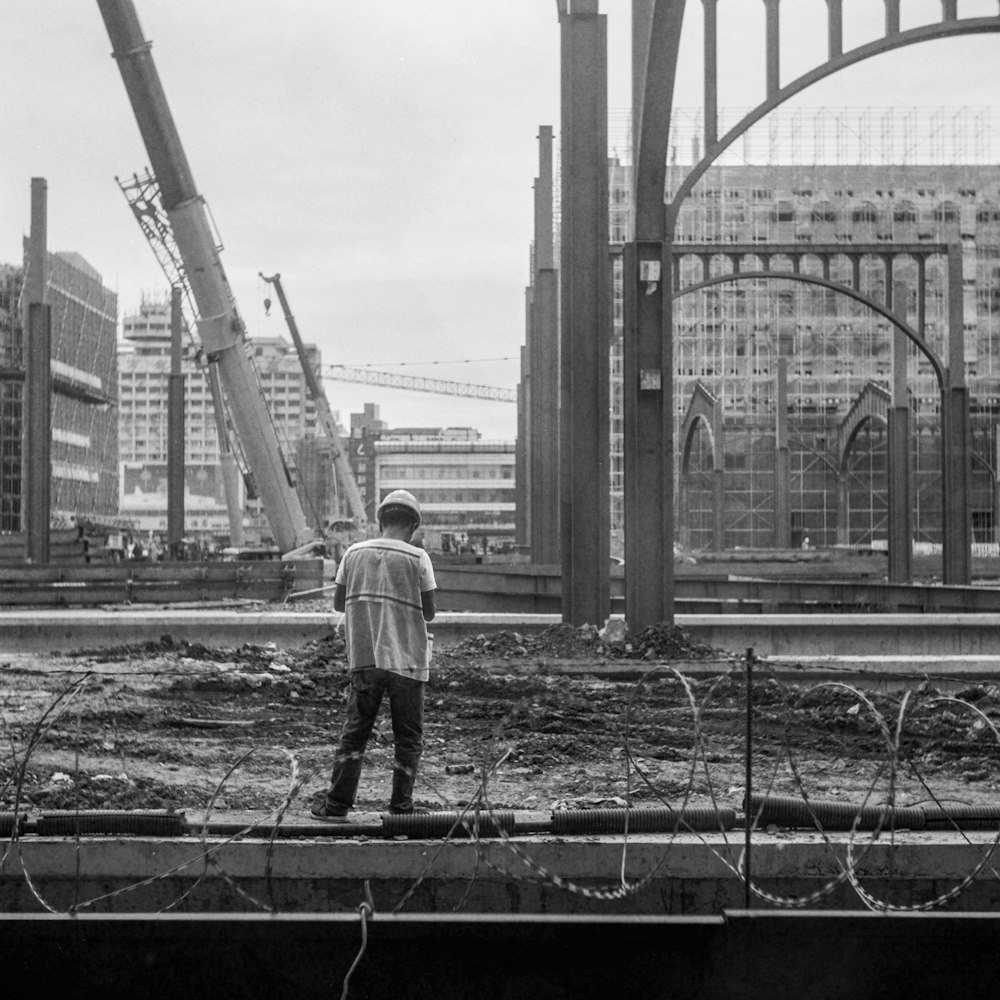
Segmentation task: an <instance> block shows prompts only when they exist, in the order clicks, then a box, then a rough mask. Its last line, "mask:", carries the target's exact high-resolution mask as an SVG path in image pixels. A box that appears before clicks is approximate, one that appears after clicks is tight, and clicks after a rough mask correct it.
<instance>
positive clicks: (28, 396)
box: [22, 177, 52, 563]
mask: <svg viewBox="0 0 1000 1000" xmlns="http://www.w3.org/2000/svg"><path fill="white" fill-rule="evenodd" d="M47 234H48V184H47V183H46V181H45V178H44V177H32V178H31V232H30V235H29V237H28V248H27V254H26V264H27V267H26V272H27V273H26V274H25V278H24V303H25V306H24V312H25V316H24V320H23V326H24V330H25V344H24V351H25V380H24V423H25V435H24V473H23V476H24V486H23V495H24V503H23V505H22V510H23V511H24V528H25V536H26V549H27V551H26V553H25V555H26V556H27V558H28V561H29V562H33V563H47V562H48V561H49V518H50V513H51V507H52V460H51V451H52V313H51V306H49V304H48V290H47V285H48V278H49V252H48V239H47Z"/></svg>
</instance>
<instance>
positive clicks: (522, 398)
mask: <svg viewBox="0 0 1000 1000" xmlns="http://www.w3.org/2000/svg"><path fill="white" fill-rule="evenodd" d="M533 295H534V291H533V289H532V288H528V289H527V291H526V293H525V303H524V304H525V310H524V311H525V317H524V329H525V338H526V340H525V345H524V346H523V347H522V348H521V351H520V356H521V378H520V380H519V381H518V383H517V441H516V444H515V449H514V541H515V544H516V545H517V547H518V548H519V549H521V550H522V551H526V550H527V549H528V546H529V544H530V538H531V508H530V503H531V499H530V498H531V478H530V476H529V474H528V447H529V445H528V437H529V430H528V428H529V422H528V419H529V418H528V414H529V412H530V408H531V369H530V366H529V364H528V346H527V344H528V340H530V337H531V308H532V298H533Z"/></svg>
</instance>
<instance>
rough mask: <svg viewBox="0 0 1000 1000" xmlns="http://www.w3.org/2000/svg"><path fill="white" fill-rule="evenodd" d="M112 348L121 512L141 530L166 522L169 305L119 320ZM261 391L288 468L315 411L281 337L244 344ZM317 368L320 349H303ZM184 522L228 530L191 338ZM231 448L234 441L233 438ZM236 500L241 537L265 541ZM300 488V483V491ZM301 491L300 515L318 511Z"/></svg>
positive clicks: (255, 511)
mask: <svg viewBox="0 0 1000 1000" xmlns="http://www.w3.org/2000/svg"><path fill="white" fill-rule="evenodd" d="M122 333H123V338H124V340H123V343H122V344H121V347H120V350H119V368H120V393H119V395H120V406H119V420H118V426H119V435H120V447H121V465H122V467H121V511H122V515H123V516H128V517H130V518H132V519H133V520H135V521H136V522H137V525H138V526H139V527H140V528H141V529H142V530H146V531H155V532H161V531H164V530H165V529H166V524H167V520H166V519H167V506H166V504H167V466H166V462H167V397H168V381H169V375H170V304H169V301H168V300H166V299H155V298H147V299H144V300H143V301H142V303H141V304H140V307H139V309H138V310H137V311H136V312H133V313H130V314H128V315H126V316H124V317H123V320H122ZM249 349H250V350H251V351H252V352H253V356H254V362H255V366H256V368H257V371H258V373H259V375H260V381H261V386H262V391H263V393H264V395H265V398H266V399H267V400H268V402H269V405H270V411H271V415H272V417H273V419H274V422H275V426H276V428H277V430H278V437H279V440H280V441H281V442H282V447H283V451H284V454H285V456H286V460H287V461H288V462H289V463H290V464H292V465H294V461H295V455H296V449H297V445H298V443H299V442H300V441H301V440H303V439H306V438H311V437H314V436H315V434H316V410H315V406H314V404H313V402H312V400H311V399H310V398H309V394H308V388H307V386H306V381H305V376H304V375H303V372H302V367H301V365H300V364H299V359H298V355H297V354H296V352H295V350H294V348H293V347H292V346H291V345H290V344H288V343H286V342H285V341H284V340H282V339H280V338H261V339H255V340H252V341H250V345H249ZM307 350H308V351H309V352H310V356H311V359H312V363H313V364H314V366H316V368H317V369H318V367H319V363H320V358H319V352H318V351H317V350H316V349H315V348H314V347H309V348H307ZM182 371H183V374H184V376H185V438H184V440H185V456H184V460H185V521H186V525H187V529H186V530H187V532H188V533H189V534H191V535H196V536H205V537H216V538H217V539H218V540H222V539H223V538H224V537H225V536H226V535H227V534H228V531H229V520H228V514H227V509H226V498H225V492H224V487H223V481H222V475H221V471H220V465H219V432H218V426H217V423H216V414H215V407H214V406H213V403H212V393H211V390H210V387H209V384H208V380H207V379H206V377H205V369H204V367H203V366H202V364H201V363H200V359H199V358H198V355H197V352H196V351H195V349H194V348H193V347H192V345H191V344H190V343H186V344H185V348H184V358H183V363H182ZM237 445H238V443H237ZM243 485H244V491H243V496H242V501H243V504H244V509H245V518H244V523H245V525H246V529H247V539H248V541H250V540H266V538H267V525H266V520H265V518H264V515H263V513H262V511H261V510H260V506H259V503H258V502H257V501H256V500H255V499H254V498H253V497H252V496H248V495H247V491H246V490H245V484H243ZM301 492H303V490H302V489H301V485H300V493H301ZM312 500H313V498H312V497H310V496H303V508H304V510H306V511H307V512H308V511H310V510H314V509H316V508H317V503H315V502H312Z"/></svg>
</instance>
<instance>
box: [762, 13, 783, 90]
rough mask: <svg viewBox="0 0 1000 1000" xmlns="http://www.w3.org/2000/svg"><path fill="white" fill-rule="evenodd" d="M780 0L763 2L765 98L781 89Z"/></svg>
mask: <svg viewBox="0 0 1000 1000" xmlns="http://www.w3.org/2000/svg"><path fill="white" fill-rule="evenodd" d="M780 3H781V0H764V6H765V7H766V8H767V12H766V13H767V17H766V22H767V27H766V34H767V96H768V97H772V96H773V95H774V94H776V93H777V92H778V90H779V88H780V87H781V15H780V10H779V4H780Z"/></svg>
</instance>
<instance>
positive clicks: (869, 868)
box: [0, 831, 1000, 916]
mask: <svg viewBox="0 0 1000 1000" xmlns="http://www.w3.org/2000/svg"><path fill="white" fill-rule="evenodd" d="M996 840H997V836H996V834H995V833H990V832H982V831H978V832H973V831H969V832H966V833H965V834H958V833H947V832H936V833H903V834H899V833H897V834H896V837H895V840H894V842H891V843H890V842H889V840H888V839H880V840H879V841H875V842H872V841H871V839H870V837H869V836H866V835H859V836H858V837H857V838H856V839H855V840H854V842H853V847H852V846H851V845H850V841H849V838H848V836H847V835H845V834H835V835H831V837H830V838H829V841H828V842H824V841H823V839H822V838H821V837H820V835H819V834H814V833H804V832H799V833H788V834H779V835H767V834H755V835H754V839H753V844H752V856H751V857H752V876H753V880H754V883H755V884H756V885H757V886H758V887H759V888H760V889H761V890H762V891H763V892H764V893H766V894H772V895H773V896H775V897H781V898H786V899H787V898H791V897H797V898H800V899H801V898H804V897H807V896H809V895H810V894H812V893H817V892H818V891H819V890H821V889H824V888H827V889H828V891H826V892H825V893H824V894H823V895H822V896H817V898H816V901H814V905H820V906H821V907H830V908H834V909H848V910H850V909H864V908H866V907H865V904H864V902H863V901H862V899H861V897H860V896H859V894H858V892H857V891H856V890H855V889H854V887H852V886H851V884H850V882H849V880H847V879H846V878H844V870H845V865H846V862H847V859H848V857H849V854H850V853H851V851H853V868H852V872H853V876H854V877H856V878H857V879H858V881H859V883H860V884H861V885H862V886H863V887H864V888H865V890H866V891H867V892H869V893H871V894H872V896H873V897H874V898H875V899H879V900H882V899H884V900H887V901H890V902H892V903H893V904H895V905H905V906H922V905H926V904H928V903H929V902H931V901H932V900H935V899H937V898H939V897H941V896H942V895H943V894H944V893H946V892H948V891H949V890H952V889H955V888H956V887H959V886H960V885H961V883H962V881H963V880H964V879H966V878H969V877H972V876H975V877H972V878H971V881H970V883H969V884H968V885H967V886H965V887H964V888H963V889H962V891H961V892H960V893H959V894H958V895H957V897H956V898H955V899H954V900H953V901H952V902H950V903H949V908H950V909H956V910H961V911H966V912H971V911H978V912H985V911H990V910H1000V880H998V879H997V877H996V874H995V871H994V867H995V865H994V864H993V863H992V860H993V855H994V853H995V852H994V846H995V843H996ZM206 850H207V851H208V852H209V853H208V859H206V853H205V852H206ZM742 850H743V837H742V833H741V832H740V831H736V832H734V833H733V834H730V835H728V836H727V837H726V838H724V837H723V836H722V835H721V834H712V835H705V836H702V837H698V836H696V835H691V834H687V835H683V836H677V837H672V836H669V835H648V834H647V835H636V836H634V837H629V838H628V841H627V843H626V842H625V841H623V838H621V837H611V836H582V837H578V838H559V837H551V836H530V837H514V838H511V839H510V840H509V841H508V842H504V841H503V840H499V839H494V840H488V841H487V840H483V841H480V842H478V843H474V842H472V841H468V840H464V841H454V840H453V841H443V840H382V839H349V840H336V839H327V838H309V839H289V838H285V837H282V838H281V839H280V840H275V841H268V840H266V839H263V838H257V839H247V840H241V841H233V842H226V841H225V840H224V839H220V838H217V837H216V838H213V837H210V838H208V839H207V840H206V841H205V843H204V844H203V842H202V841H201V839H199V838H196V837H179V838H170V839H155V838H143V837H102V838H81V839H80V841H79V843H78V842H76V841H75V840H74V839H72V838H33V837H25V838H23V839H22V840H21V841H20V842H19V844H18V850H17V851H16V852H14V851H12V852H10V853H9V854H8V857H7V861H6V865H5V867H4V870H3V873H2V876H0V910H5V911H15V912H33V911H34V912H36V911H38V910H40V909H41V906H40V903H39V902H38V898H37V897H36V896H35V895H34V893H33V892H32V891H31V890H30V889H29V887H28V884H27V880H26V879H25V877H24V873H25V872H27V873H29V874H30V877H31V882H32V884H33V885H34V886H35V889H36V890H37V892H38V894H39V895H40V896H41V897H42V898H43V899H45V900H46V901H47V902H48V903H49V905H51V906H53V908H54V909H56V910H57V911H60V910H68V909H70V908H71V907H73V906H76V907H79V906H83V907H84V909H85V910H87V911H88V912H95V911H96V912H101V911H109V912H129V913H139V912H149V911H155V910H158V909H161V908H162V907H164V906H166V905H168V904H172V903H175V902H176V901H177V900H182V901H183V902H182V909H184V910H186V911H198V912H206V911H207V912H218V911H224V912H229V911H237V912H240V911H243V912H246V911H252V910H254V909H255V907H254V905H253V904H252V902H251V901H249V900H248V899H247V898H246V897H244V896H241V895H240V894H239V893H237V891H236V890H235V888H234V886H235V887H238V888H239V889H241V890H242V891H243V892H245V893H247V894H249V896H251V897H254V898H256V899H257V900H262V899H264V900H266V899H267V898H272V899H273V900H274V901H275V903H278V902H280V907H279V908H280V909H281V910H283V911H289V912H318V913H324V912H337V911H339V910H346V909H354V908H356V907H357V905H358V903H359V901H360V900H362V899H363V898H364V897H365V892H366V884H367V886H368V890H367V891H370V892H371V894H372V897H373V899H374V901H375V903H376V907H377V909H379V910H382V911H390V910H393V909H394V908H395V907H397V906H399V905H401V904H402V905H403V909H404V911H405V912H412V913H422V912H424V913H434V912H449V911H451V910H452V909H453V908H454V907H455V905H456V903H457V902H458V901H460V900H464V902H463V903H462V907H463V908H464V909H465V910H467V911H469V912H481V913H566V914H570V913H600V912H605V913H607V912H612V913H614V912H620V913H633V914H639V913H642V914H651V915H662V914H672V915H702V916H708V915H714V914H719V913H721V912H722V910H723V909H725V908H731V907H741V906H743V904H744V900H745V887H744V883H743V881H742V879H741V878H740V877H739V876H738V875H737V870H738V869H739V866H740V858H741V855H742ZM623 867H624V872H625V877H626V879H627V880H628V881H629V882H630V883H632V884H633V888H632V889H631V890H630V891H628V892H621V891H620V890H621V875H622V871H623ZM595 890H605V892H604V893H603V895H602V894H601V893H598V892H595ZM186 892H189V893H190V896H185V893H186ZM609 892H610V895H608V893H609ZM94 898H99V902H98V903H96V904H95V905H94V906H93V908H91V906H90V905H89V903H88V901H89V900H91V899H94ZM752 899H753V905H754V906H765V907H769V906H773V905H774V903H773V901H772V900H771V899H769V898H768V896H767V895H756V894H755V895H754V896H753V897H752Z"/></svg>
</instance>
